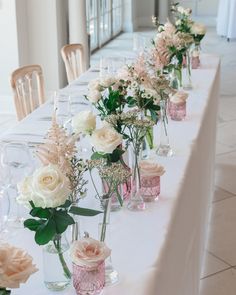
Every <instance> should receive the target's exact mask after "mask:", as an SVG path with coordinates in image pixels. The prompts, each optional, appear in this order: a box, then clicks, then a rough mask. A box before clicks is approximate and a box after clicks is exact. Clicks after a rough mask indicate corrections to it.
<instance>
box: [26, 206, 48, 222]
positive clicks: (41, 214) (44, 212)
mask: <svg viewBox="0 0 236 295" xmlns="http://www.w3.org/2000/svg"><path fill="white" fill-rule="evenodd" d="M30 215H31V216H33V217H38V218H46V219H48V218H50V216H51V212H50V209H48V208H45V209H43V208H40V207H35V208H34V209H32V210H31V211H30Z"/></svg>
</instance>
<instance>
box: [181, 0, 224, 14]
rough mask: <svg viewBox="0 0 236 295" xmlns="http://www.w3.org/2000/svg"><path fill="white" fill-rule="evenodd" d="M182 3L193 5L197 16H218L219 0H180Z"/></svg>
mask: <svg viewBox="0 0 236 295" xmlns="http://www.w3.org/2000/svg"><path fill="white" fill-rule="evenodd" d="M179 2H180V3H181V5H183V6H186V7H191V8H192V9H193V13H194V14H195V15H196V16H216V15H217V10H218V3H219V0H180V1H179Z"/></svg>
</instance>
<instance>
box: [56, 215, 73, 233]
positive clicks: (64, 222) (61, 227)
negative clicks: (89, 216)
mask: <svg viewBox="0 0 236 295" xmlns="http://www.w3.org/2000/svg"><path fill="white" fill-rule="evenodd" d="M53 219H54V221H55V224H56V231H57V234H62V233H64V231H66V229H67V227H68V226H69V225H72V224H74V223H75V222H74V219H73V218H72V217H71V216H70V215H69V214H68V213H67V212H65V211H56V212H55V214H54V215H53Z"/></svg>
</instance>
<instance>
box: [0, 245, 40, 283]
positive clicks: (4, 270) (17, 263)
mask: <svg viewBox="0 0 236 295" xmlns="http://www.w3.org/2000/svg"><path fill="white" fill-rule="evenodd" d="M37 270H38V269H37V268H36V267H35V265H33V264H32V257H31V256H30V255H28V254H27V253H26V252H25V251H24V250H22V249H19V248H15V247H13V246H10V245H8V244H2V245H0V287H2V288H19V287H20V284H21V283H25V282H26V281H27V280H28V278H29V277H30V275H31V274H33V273H35V272H36V271H37Z"/></svg>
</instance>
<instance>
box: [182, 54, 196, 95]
mask: <svg viewBox="0 0 236 295" xmlns="http://www.w3.org/2000/svg"><path fill="white" fill-rule="evenodd" d="M185 58H186V64H185V65H184V66H183V70H182V76H183V89H185V90H191V89H193V86H192V78H191V68H192V65H191V54H190V49H188V50H187V52H186V57H185Z"/></svg>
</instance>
